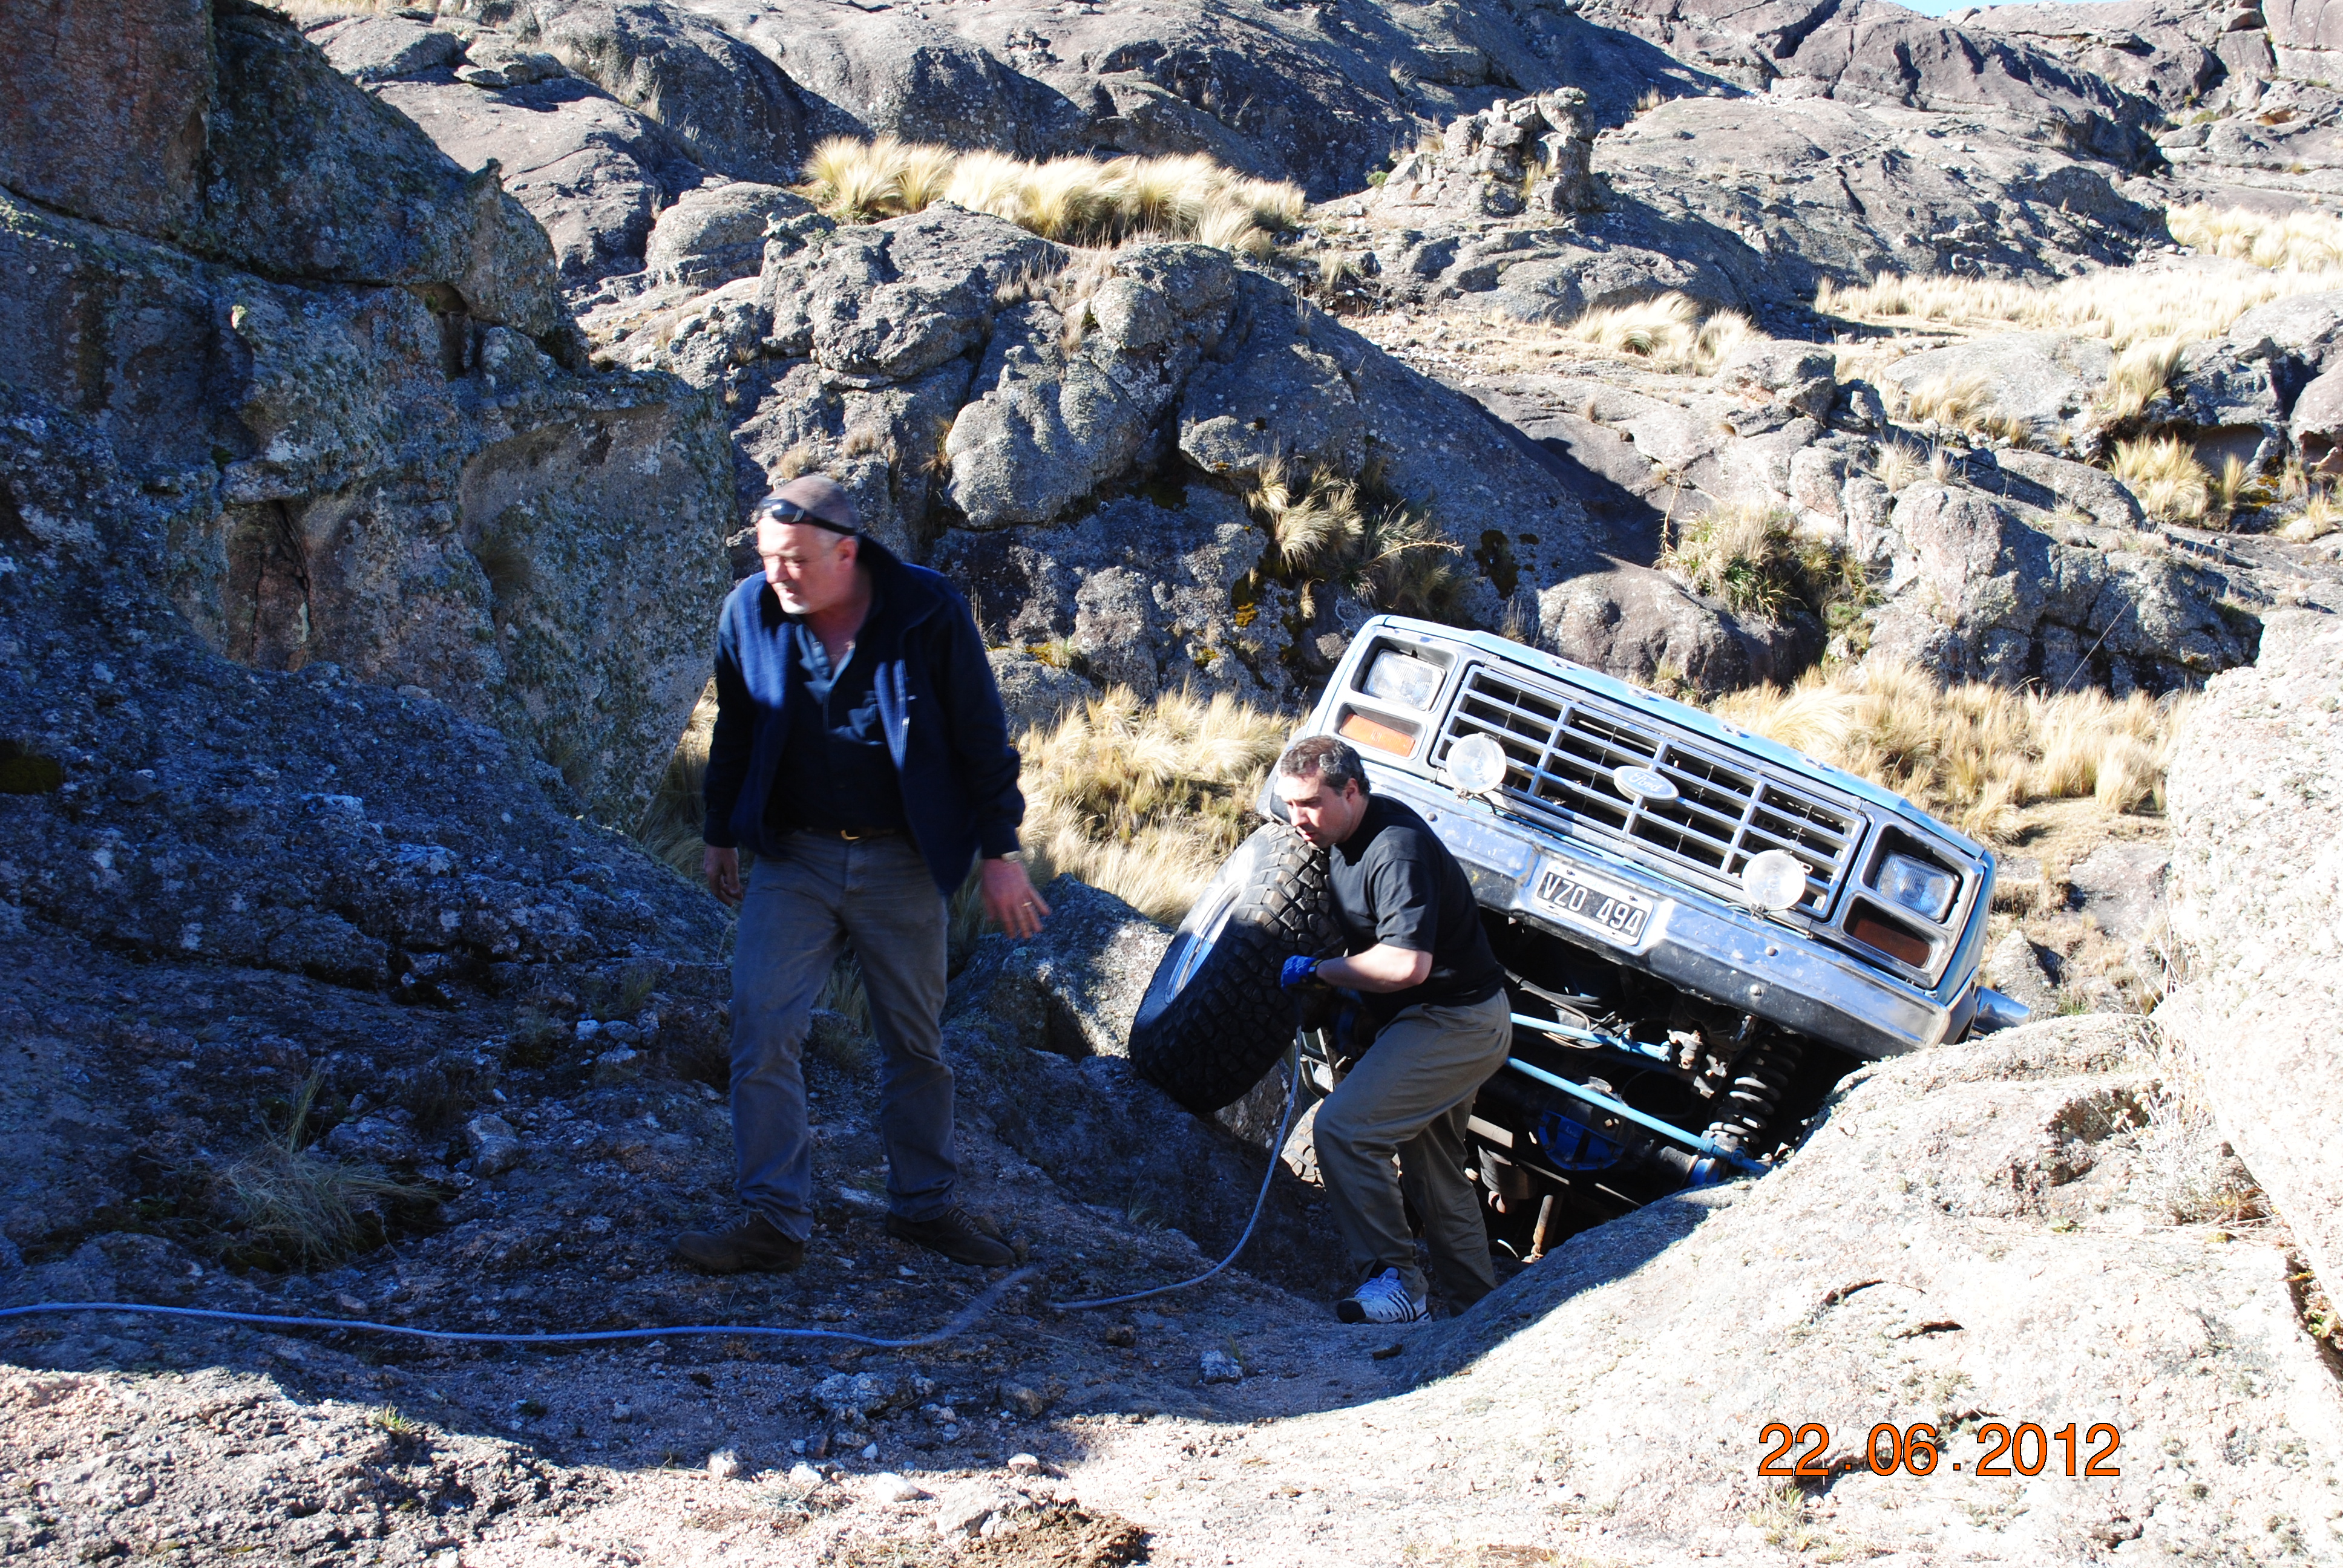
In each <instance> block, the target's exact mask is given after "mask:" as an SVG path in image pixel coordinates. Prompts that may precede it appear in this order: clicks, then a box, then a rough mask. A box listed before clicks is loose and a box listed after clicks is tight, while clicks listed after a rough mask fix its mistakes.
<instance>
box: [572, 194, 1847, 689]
mask: <svg viewBox="0 0 2343 1568" xmlns="http://www.w3.org/2000/svg"><path fill="white" fill-rule="evenodd" d="M667 298H668V296H664V295H662V296H649V297H646V303H645V304H643V305H640V306H636V307H629V306H624V305H611V306H608V307H604V308H603V309H601V310H599V311H598V312H597V314H596V316H595V317H593V318H592V319H593V321H594V322H595V323H596V325H597V331H598V334H602V335H604V336H605V337H606V343H607V346H606V347H605V348H604V349H603V350H602V352H603V354H604V356H605V357H606V358H607V359H608V360H609V361H611V362H614V363H618V364H624V365H628V366H631V367H638V368H640V369H665V370H671V371H673V372H675V373H677V374H679V375H681V376H683V377H686V378H687V379H689V380H690V381H692V382H693V383H694V384H695V385H698V386H701V387H708V388H709V389H710V390H711V391H716V392H718V393H719V395H720V397H722V399H723V401H724V402H725V404H727V405H728V406H729V407H731V408H733V409H734V410H735V413H734V416H733V417H734V421H735V423H734V441H735V449H736V451H737V452H738V453H739V456H740V457H741V458H742V460H743V461H742V465H741V476H742V478H741V484H742V488H743V493H744V494H745V493H747V492H749V490H751V489H759V490H760V487H765V486H769V484H771V483H773V482H775V481H777V480H778V479H779V478H780V477H784V476H785V475H789V474H794V473H797V472H800V471H803V470H804V469H806V468H808V467H820V469H821V470H822V471H824V472H827V473H829V474H830V475H832V476H833V477H836V478H838V480H839V481H840V483H841V484H842V485H844V486H845V487H846V488H847V489H848V491H849V492H850V494H851V495H852V496H853V497H854V498H855V503H856V506H857V508H859V509H860V513H861V516H862V518H863V520H864V523H865V525H866V526H867V527H868V528H870V529H871V531H872V532H873V533H874V534H875V535H876V536H877V537H879V538H881V539H883V540H885V541H886V542H887V543H888V544H889V545H890V547H891V548H898V549H900V550H901V551H903V552H905V553H907V554H909V555H910V556H912V557H913V558H921V557H924V558H926V559H927V560H928V561H929V562H930V564H933V565H935V566H937V567H939V568H941V569H944V570H946V571H949V572H950V573H951V574H953V575H954V576H955V578H957V579H958V580H959V581H960V584H961V586H962V588H964V589H965V590H966V592H967V594H968V597H969V598H970V603H971V604H972V605H973V607H974V608H975V609H976V611H977V614H978V617H979V619H980V622H981V624H982V625H983V627H984V629H985V634H986V636H987V638H988V639H989V640H990V642H991V643H992V644H993V645H994V646H996V647H1003V648H1018V647H1024V648H1035V647H1040V646H1041V645H1044V644H1058V645H1061V646H1062V648H1063V649H1064V657H1065V658H1067V659H1068V661H1069V663H1070V664H1071V668H1074V669H1076V670H1078V671H1079V672H1080V673H1081V675H1082V676H1084V677H1086V678H1088V679H1090V680H1091V681H1094V682H1101V683H1105V682H1114V681H1121V682H1125V683H1128V684H1130V685H1131V686H1132V687H1133V688H1134V689H1137V690H1139V691H1141V692H1142V693H1151V692H1154V691H1158V690H1161V689H1165V688H1166V687H1169V686H1173V685H1180V684H1184V683H1195V684H1197V685H1199V686H1201V687H1202V688H1204V689H1213V690H1228V691H1232V692H1234V693H1238V694H1241V695H1244V696H1247V697H1251V698H1258V699H1263V700H1277V701H1282V700H1287V699H1290V698H1291V697H1292V695H1294V694H1295V693H1296V692H1297V691H1298V690H1300V689H1302V688H1303V687H1304V686H1306V684H1307V683H1308V682H1309V681H1310V680H1311V679H1312V678H1315V677H1317V676H1320V675H1322V674H1323V673H1324V671H1325V670H1326V669H1327V668H1329V667H1330V661H1331V660H1332V658H1334V657H1336V656H1337V655H1338V654H1339V653H1340V651H1341V648H1342V646H1343V644H1344V642H1345V641H1346V639H1347V638H1348V637H1349V636H1350V635H1351V633H1352V632H1353V631H1354V630H1355V629H1356V628H1357V627H1358V626H1359V625H1360V624H1361V623H1362V622H1363V620H1364V619H1365V618H1367V617H1368V616H1369V615H1371V614H1372V613H1373V611H1374V609H1376V608H1403V609H1406V610H1408V611H1410V612H1412V613H1420V612H1429V613H1433V614H1436V615H1443V616H1447V617H1450V618H1461V619H1464V620H1470V621H1477V622H1480V623H1482V624H1496V623H1499V622H1502V621H1503V620H1504V619H1505V618H1506V617H1508V616H1509V615H1511V616H1514V617H1516V618H1518V619H1519V620H1520V621H1521V622H1523V623H1524V624H1526V622H1527V620H1528V619H1529V618H1530V617H1532V616H1533V615H1534V608H1533V604H1534V598H1535V596H1536V595H1537V594H1538V593H1540V592H1541V591H1543V590H1544V589H1545V588H1548V587H1550V586H1552V585H1554V584H1556V583H1560V582H1563V581H1565V580H1568V579H1571V578H1577V577H1581V576H1583V575H1584V574H1586V573H1589V572H1600V571H1601V570H1602V569H1603V568H1604V558H1603V556H1602V554H1601V553H1600V551H1601V549H1602V548H1603V547H1604V542H1605V530H1604V529H1602V528H1599V527H1598V526H1597V525H1595V524H1594V523H1592V522H1590V520H1589V519H1588V518H1587V515H1586V512H1585V510H1584V507H1583V505H1582V502H1581V500H1580V499H1579V498H1578V495H1577V494H1576V492H1575V490H1574V482H1575V475H1576V470H1574V468H1573V467H1571V466H1570V465H1568V464H1566V463H1564V462H1563V461H1561V460H1560V459H1558V458H1556V457H1554V455H1552V454H1550V453H1549V452H1547V451H1546V450H1545V449H1544V448H1543V447H1540V446H1538V445H1537V444H1536V443H1535V442H1534V441H1533V440H1531V439H1529V438H1527V437H1525V436H1524V435H1523V433H1522V432H1521V431H1519V430H1516V429H1513V428H1511V427H1508V426H1506V425H1504V424H1503V423H1501V422H1499V421H1498V420H1496V419H1494V418H1492V417H1490V416H1489V415H1488V414H1487V413H1485V412H1483V409H1482V408H1481V407H1479V406H1478V405H1476V404H1475V403H1473V401H1472V400H1470V399H1469V398H1466V397H1463V396H1460V395H1459V394H1458V393H1456V392H1454V391H1453V390H1451V389H1449V388H1446V387H1442V386H1441V385H1440V384H1438V383H1437V382H1434V381H1433V380H1431V379H1429V378H1428V377H1423V376H1421V375H1419V374H1417V373H1416V372H1414V371H1413V370H1411V369H1409V368H1408V367H1405V366H1404V365H1403V364H1402V363H1400V362H1399V361H1398V360H1396V359H1394V358H1393V357H1391V356H1389V355H1386V354H1384V353H1383V351H1382V350H1381V349H1379V348H1377V347H1375V346H1374V345H1373V344H1372V343H1370V342H1368V341H1367V340H1366V339H1364V338H1363V337H1361V336H1359V335H1358V334H1357V333H1355V332H1353V331H1352V330H1351V329H1350V328H1348V327H1344V326H1343V325H1342V323H1341V322H1340V321H1338V320H1336V319H1335V318H1333V317H1331V316H1329V315H1327V314H1326V313H1324V312H1322V311H1321V310H1318V309H1316V308H1315V307H1312V306H1311V305H1310V304H1308V303H1307V302H1306V301H1305V300H1303V299H1302V298H1301V297H1298V296H1297V294H1296V293H1295V291H1294V290H1293V289H1292V287H1290V286H1287V285H1286V284H1285V283H1283V282H1282V281H1281V280H1280V279H1278V278H1277V277H1275V276H1272V275H1270V274H1268V273H1267V272H1265V271H1264V270H1262V269H1261V268H1259V267H1256V266H1251V265H1248V264H1246V263H1244V262H1242V261H1239V260H1237V259H1235V258H1232V256H1230V255H1229V254H1228V253H1226V252H1224V251H1221V250H1218V249H1215V248H1213V247H1211V246H1202V245H1199V244H1184V243H1183V244H1149V243H1141V244H1134V245H1130V246H1123V247H1121V248H1120V249H1118V250H1116V251H1114V252H1112V253H1111V254H1109V255H1106V256H1101V257H1098V258H1097V259H1095V260H1093V261H1086V262H1083V263H1081V264H1080V265H1076V264H1075V262H1074V258H1073V256H1072V254H1071V253H1070V252H1069V251H1068V249H1067V248H1066V247H1064V246H1058V245H1055V244H1053V243H1051V242H1050V241H1047V240H1043V239H1040V238H1038V237H1036V236H1033V235H1031V234H1030V233H1028V232H1026V231H1025V230H1023V229H1021V228H1018V227H1017V226H1013V225H1011V224H1009V223H1007V222H1005V221H1004V220H1001V219H1000V218H996V217H992V216H987V215H983V214H978V213H970V212H966V211H963V210H960V209H959V208H957V207H954V206H950V205H949V204H939V205H938V206H934V207H930V208H929V209H928V210H927V211H925V212H922V213H919V214H915V215H912V216H905V217H899V218H893V219H890V220H887V221H885V222H883V223H878V224H870V225H855V226H844V227H838V228H835V229H832V228H830V227H829V226H827V220H816V219H813V218H810V217H809V218H805V219H786V220H781V221H780V222H779V223H778V224H777V225H776V226H774V227H773V228H772V230H771V232H770V234H769V237H768V242H767V246H766V256H765V267H764V271H763V272H762V273H761V274H760V276H759V280H758V282H757V284H756V287H755V290H754V292H753V295H752V294H751V292H750V290H749V283H748V280H746V279H741V280H737V281H735V282H733V283H730V284H727V285H725V286H722V287H721V288H719V289H716V290H713V291H710V292H709V293H706V294H700V295H697V296H692V297H688V298H684V299H682V300H680V301H679V302H677V303H674V304H671V305H666V306H664V307H663V308H660V309H658V310H656V311H653V310H651V309H649V305H648V302H649V301H651V300H661V301H664V300H665V299H667ZM1799 387H1801V388H1805V391H1804V392H1803V393H1802V395H1805V396H1812V395H1813V393H1814V391H1815V390H1816V388H1815V387H1813V382H1812V377H1808V378H1806V379H1805V380H1802V381H1801V382H1800V383H1799ZM1644 401H1645V402H1647V403H1648V404H1649V405H1650V409H1649V411H1650V413H1651V415H1652V417H1654V419H1655V420H1664V421H1672V422H1673V423H1672V424H1670V428H1671V429H1672V430H1675V432H1676V434H1678V435H1679V436H1681V437H1683V438H1684V440H1686V441H1689V442H1692V443H1694V444H1695V445H1700V446H1701V449H1702V450H1703V451H1705V450H1707V449H1709V448H1710V447H1715V445H1716V444H1717V443H1718V440H1719V439H1720V437H1718V436H1717V435H1716V434H1715V417H1717V416H1718V415H1723V414H1729V413H1732V412H1734V411H1735V410H1736V409H1741V408H1742V405H1741V404H1740V402H1739V400H1738V399H1735V398H1730V397H1724V396H1722V395H1717V396H1715V397H1712V398H1710V399H1708V400H1707V401H1706V402H1704V404H1703V405H1702V407H1700V408H1698V409H1696V410H1693V411H1686V410H1683V409H1678V408H1676V407H1674V406H1673V405H1670V404H1665V403H1663V402H1661V401H1660V400H1657V399H1645V400H1644ZM1710 402H1713V403H1714V404H1715V405H1716V408H1715V411H1714V413H1712V411H1711V410H1710V409H1709V408H1708V407H1707V403H1710ZM1742 411H1744V412H1746V410H1745V409H1743V410H1742ZM1768 428H1769V430H1770V431H1772V432H1773V434H1774V435H1775V436H1776V437H1778V442H1777V446H1778V447H1779V449H1778V450H1777V449H1774V448H1768V450H1767V453H1766V454H1765V460H1764V461H1763V462H1762V463H1760V464H1759V466H1760V467H1763V468H1765V472H1766V473H1768V474H1774V473H1775V470H1776V469H1778V470H1779V473H1778V475H1775V480H1776V487H1779V486H1781V485H1786V483H1787V482H1788V481H1787V464H1788V458H1789V450H1790V447H1793V446H1795V444H1797V443H1799V442H1802V441H1805V440H1809V439H1811V438H1812V437H1813V434H1814V431H1813V427H1812V423H1811V421H1805V420H1804V417H1803V416H1798V415H1795V411H1787V412H1785V417H1784V418H1781V419H1775V420H1773V421H1772V422H1771V424H1769V426H1768ZM1175 443H1176V445H1175ZM1703 443H1704V445H1702V444H1703ZM1753 460H1754V459H1753ZM1272 477H1275V478H1278V479H1280V481H1281V482H1282V483H1284V484H1286V485H1287V486H1288V487H1290V488H1291V487H1308V486H1311V485H1317V484H1336V483H1339V484H1345V485H1355V486H1356V487H1358V493H1357V495H1356V496H1355V498H1354V499H1355V503H1356V508H1357V514H1358V516H1357V521H1356V525H1355V526H1356V529H1357V531H1358V537H1357V538H1355V539H1354V540H1352V541H1351V543H1350V545H1349V546H1348V547H1347V553H1346V552H1345V550H1344V549H1342V548H1338V549H1337V550H1336V551H1335V552H1334V553H1335V555H1336V556H1337V557H1338V559H1336V560H1335V561H1334V563H1333V564H1332V565H1331V566H1329V565H1325V564H1323V563H1322V564H1320V565H1319V566H1316V567H1304V566H1302V565H1298V564H1295V563H1291V562H1287V561H1285V560H1284V559H1283V558H1276V559H1272V558H1270V555H1269V552H1268V550H1267V548H1266V546H1267V542H1268V541H1267V536H1266V534H1265V533H1264V531H1263V525H1262V519H1261V518H1257V517H1255V516H1254V515H1253V514H1252V511H1249V510H1248V508H1247V507H1246V505H1245V504H1244V498H1245V496H1246V495H1248V494H1250V493H1252V491H1253V490H1254V489H1255V487H1258V486H1260V485H1262V483H1263V482H1264V481H1265V480H1268V479H1270V478H1272ZM1264 506H1265V503H1264ZM1654 515H1656V514H1654ZM1386 528H1390V529H1400V528H1408V529H1413V530H1414V531H1415V532H1414V534H1412V535H1408V536H1405V537H1403V538H1402V540H1401V541H1400V542H1398V543H1396V544H1393V545H1389V546H1386V547H1383V548H1373V549H1371V546H1372V537H1373V531H1374V530H1382V529H1386ZM995 536H997V537H995ZM1418 536H1420V537H1418ZM1383 537H1388V536H1383ZM1362 552H1367V553H1365V554H1362ZM1604 580H1607V579H1604ZM1660 581H1661V579H1654V583H1653V584H1652V585H1650V591H1651V592H1653V593H1664V592H1666V591H1668V590H1666V589H1664V588H1662V587H1660V586H1659V584H1660ZM1579 597H1580V598H1582V599H1583V598H1584V594H1582V595H1580V596H1579ZM1658 608H1660V607H1659V606H1658V605H1657V603H1656V601H1654V609H1655V610H1656V609H1658ZM1665 611H1666V614H1667V615H1669V616H1671V617H1673V618H1674V620H1675V621H1676V622H1678V623H1680V624H1681V627H1682V628H1683V629H1684V631H1685V633H1686V635H1691V634H1692V629H1693V628H1695V627H1701V626H1704V627H1705V628H1706V630H1705V631H1704V633H1702V634H1701V635H1703V636H1704V637H1707V638H1710V639H1712V640H1718V642H1719V646H1722V645H1723V643H1727V642H1731V641H1733V640H1734V639H1735V638H1737V637H1739V636H1740V635H1741V634H1740V633H1739V632H1737V631H1735V630H1733V629H1731V628H1729V626H1728V624H1727V618H1725V617H1722V616H1721V615H1720V614H1719V612H1718V611H1717V610H1716V608H1714V607H1710V606H1704V605H1702V604H1700V603H1699V602H1697V601H1695V600H1694V599H1692V598H1688V597H1685V596H1684V595H1682V594H1681V592H1680V591H1679V592H1678V593H1677V602H1676V603H1674V604H1673V605H1670V606H1667V607H1665ZM1770 635H1771V634H1770V633H1767V634H1761V636H1760V639H1759V640H1760V643H1762V642H1763V640H1764V638H1765V637H1767V636H1770ZM1720 639H1721V640H1720ZM1623 646H1624V645H1623ZM1702 662H1704V664H1713V663H1714V662H1715V661H1714V660H1704V661H1702ZM1758 666H1759V668H1779V666H1778V665H1777V664H1776V663H1775V661H1774V660H1773V659H1772V658H1771V656H1770V655H1766V656H1761V657H1760V658H1759V660H1758ZM1636 668H1638V669H1640V671H1641V673H1644V674H1649V673H1651V668H1650V667H1649V666H1648V665H1644V666H1638V667H1636ZM1717 668H1720V669H1721V668H1724V667H1723V666H1717ZM1634 672H1635V671H1634V670H1630V669H1625V668H1623V670H1622V673H1634Z"/></svg>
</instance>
